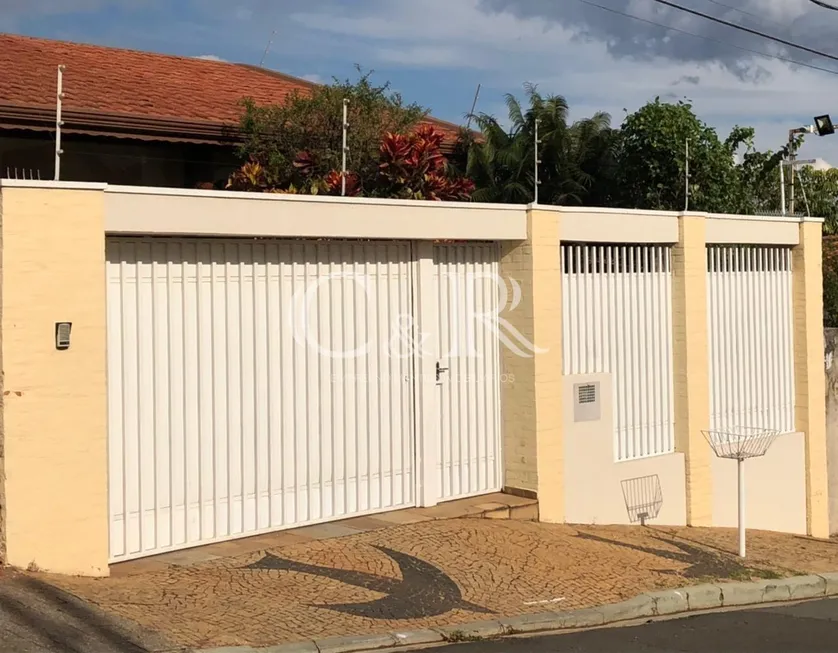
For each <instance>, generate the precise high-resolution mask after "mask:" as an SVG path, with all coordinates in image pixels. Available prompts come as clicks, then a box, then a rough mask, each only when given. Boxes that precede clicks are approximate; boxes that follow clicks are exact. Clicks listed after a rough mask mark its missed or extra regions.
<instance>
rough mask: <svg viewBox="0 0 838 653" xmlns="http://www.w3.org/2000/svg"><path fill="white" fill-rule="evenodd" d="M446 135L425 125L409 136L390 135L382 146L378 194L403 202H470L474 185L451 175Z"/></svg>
mask: <svg viewBox="0 0 838 653" xmlns="http://www.w3.org/2000/svg"><path fill="white" fill-rule="evenodd" d="M442 141H443V135H442V134H440V133H439V132H437V131H436V130H435V129H434V128H433V127H432V126H431V125H423V126H422V127H420V128H419V129H418V130H416V132H414V133H413V134H411V135H410V136H405V135H403V134H389V133H388V134H387V135H386V136H385V137H384V140H383V141H382V142H381V148H380V155H381V159H380V163H379V166H378V168H379V177H378V180H377V181H378V183H377V184H376V192H375V194H376V195H377V196H379V197H397V198H402V199H426V200H460V201H467V200H468V199H470V197H471V193H472V192H473V191H474V183H473V182H472V181H471V180H469V179H466V178H464V177H455V176H453V175H452V174H450V173H449V170H448V165H447V161H446V159H445V155H444V154H443V153H442Z"/></svg>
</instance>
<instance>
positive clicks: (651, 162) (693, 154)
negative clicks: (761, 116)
mask: <svg viewBox="0 0 838 653" xmlns="http://www.w3.org/2000/svg"><path fill="white" fill-rule="evenodd" d="M752 137H753V130H751V129H748V128H736V129H734V130H733V131H732V132H731V134H730V136H729V137H728V138H727V139H726V140H725V141H721V140H720V139H719V137H718V135H717V133H716V131H715V130H714V129H713V128H711V127H709V126H707V125H706V124H705V123H703V122H702V121H701V120H699V119H698V118H697V117H696V115H695V113H693V110H692V106H691V105H690V104H689V103H686V102H678V103H676V104H670V103H664V102H661V101H660V98H656V99H655V101H654V102H650V103H648V104H646V105H645V106H644V107H642V108H640V109H639V110H638V111H636V112H635V113H633V114H630V115H629V116H628V117H627V118H626V120H625V122H624V123H623V126H622V129H621V130H620V136H619V145H618V150H617V152H618V153H617V176H616V184H617V194H616V197H615V200H616V201H617V202H618V203H619V204H620V205H621V206H625V207H630V208H638V209H657V210H670V211H673V210H683V208H684V205H685V195H686V186H685V183H686V160H687V142H688V141H689V174H690V203H689V207H690V209H691V210H695V211H711V212H719V213H722V212H730V211H731V210H732V209H734V208H737V207H738V205H739V204H740V203H741V191H740V188H741V187H740V173H739V171H737V166H736V163H735V160H734V156H735V154H736V151H737V150H738V148H739V147H740V146H741V145H742V144H743V143H746V142H747V141H748V139H749V138H752Z"/></svg>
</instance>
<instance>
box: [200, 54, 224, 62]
mask: <svg viewBox="0 0 838 653" xmlns="http://www.w3.org/2000/svg"><path fill="white" fill-rule="evenodd" d="M195 58H196V59H203V60H205V61H223V62H224V63H227V60H226V59H222V58H221V57H219V56H218V55H217V54H199V55H198V56H196V57H195Z"/></svg>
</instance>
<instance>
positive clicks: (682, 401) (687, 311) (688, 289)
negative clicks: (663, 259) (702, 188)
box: [672, 215, 713, 526]
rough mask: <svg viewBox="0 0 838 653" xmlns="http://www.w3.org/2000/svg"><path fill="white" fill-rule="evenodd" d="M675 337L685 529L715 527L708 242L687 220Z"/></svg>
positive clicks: (677, 271)
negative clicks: (709, 441) (709, 435)
mask: <svg viewBox="0 0 838 653" xmlns="http://www.w3.org/2000/svg"><path fill="white" fill-rule="evenodd" d="M672 264H673V270H672V336H673V355H674V361H673V365H674V385H675V442H676V448H677V450H678V451H679V452H681V453H683V454H684V464H685V466H686V470H685V472H686V485H687V487H686V499H687V524H689V525H690V526H711V525H712V489H713V488H712V477H711V469H710V463H711V456H712V455H713V454H712V451H711V450H710V446H709V445H708V444H707V441H706V440H705V438H704V434H703V433H702V431H703V430H707V429H708V428H709V427H710V376H709V361H708V344H707V243H706V238H705V219H704V217H703V216H701V215H683V216H681V217H680V218H679V221H678V244H677V245H676V246H675V248H674V249H673V252H672Z"/></svg>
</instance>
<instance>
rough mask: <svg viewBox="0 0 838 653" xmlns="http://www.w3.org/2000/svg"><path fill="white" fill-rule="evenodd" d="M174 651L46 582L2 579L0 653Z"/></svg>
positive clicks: (10, 575) (7, 574)
mask: <svg viewBox="0 0 838 653" xmlns="http://www.w3.org/2000/svg"><path fill="white" fill-rule="evenodd" d="M171 650H173V647H172V646H171V645H170V644H169V643H168V642H165V641H163V640H162V639H161V638H159V637H158V636H156V635H154V634H153V633H147V632H145V631H143V630H142V629H140V628H139V627H138V626H135V625H134V624H132V623H128V622H125V621H122V620H118V619H115V618H114V617H110V616H108V615H106V614H104V613H103V612H101V611H100V610H98V609H97V608H95V607H94V606H92V605H90V604H87V603H85V602H83V601H81V600H79V599H77V598H75V597H73V596H70V595H69V594H66V593H65V592H62V591H61V590H59V589H56V588H55V587H53V586H51V585H48V584H47V583H44V582H41V581H39V580H36V579H35V578H31V577H27V576H25V575H23V574H17V573H15V572H14V571H11V570H3V572H2V574H0V653H147V652H150V651H171Z"/></svg>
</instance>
